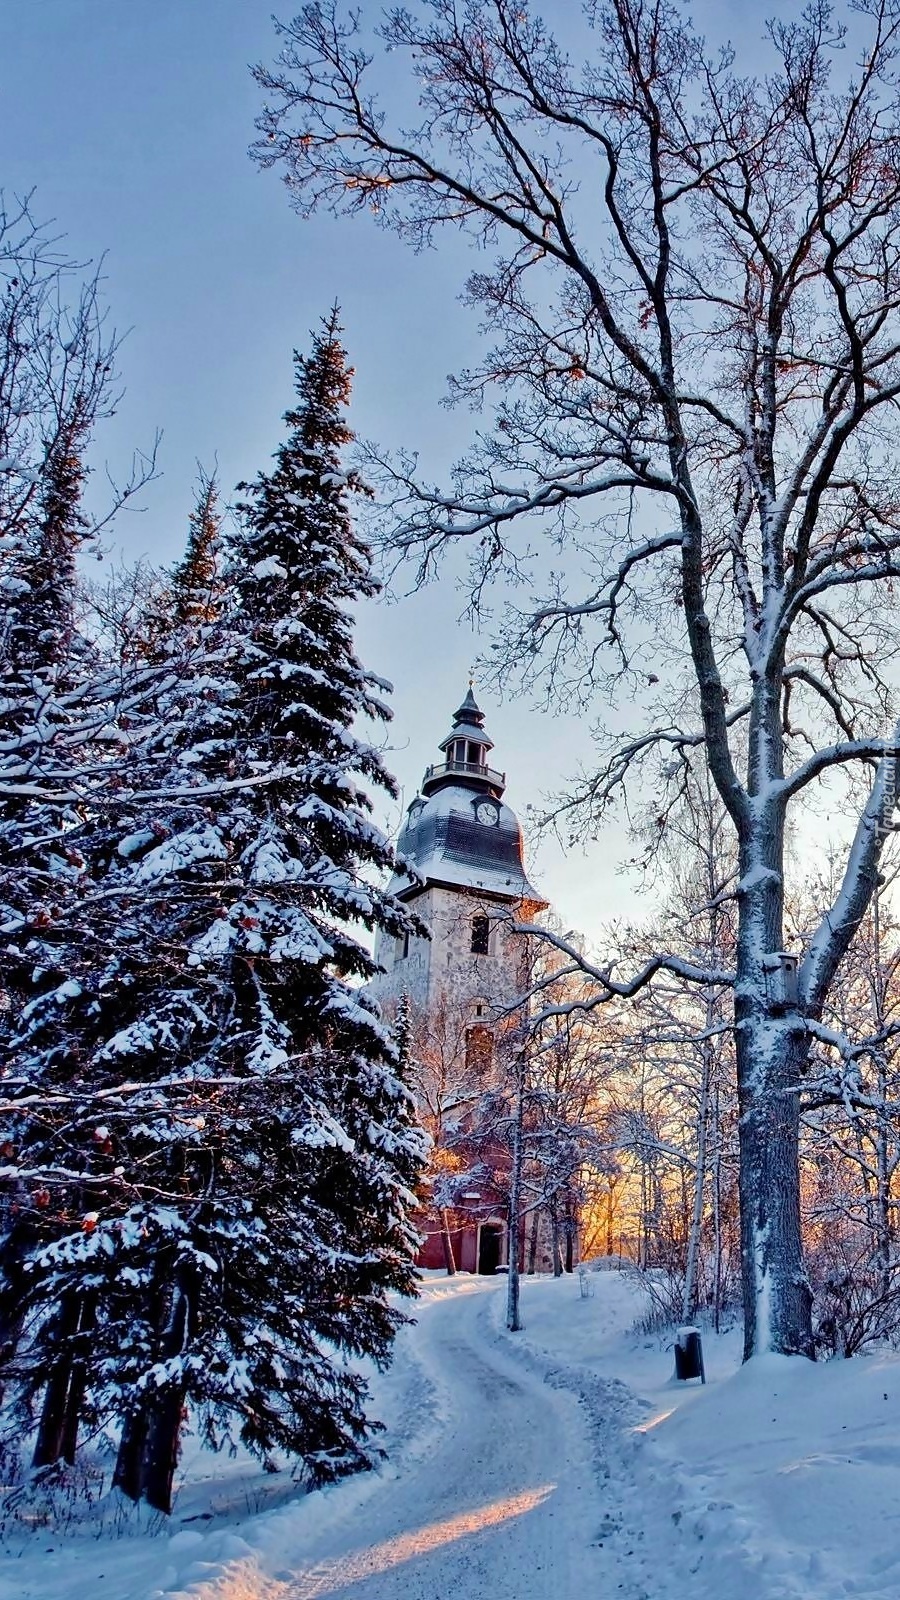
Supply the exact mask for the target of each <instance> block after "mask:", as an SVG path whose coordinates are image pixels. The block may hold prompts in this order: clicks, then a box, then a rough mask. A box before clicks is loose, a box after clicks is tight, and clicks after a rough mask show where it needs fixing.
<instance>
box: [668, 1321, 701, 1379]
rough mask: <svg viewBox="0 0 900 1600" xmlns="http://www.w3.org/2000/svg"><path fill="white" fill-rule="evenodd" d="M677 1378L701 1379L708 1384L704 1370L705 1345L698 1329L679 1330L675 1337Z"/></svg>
mask: <svg viewBox="0 0 900 1600" xmlns="http://www.w3.org/2000/svg"><path fill="white" fill-rule="evenodd" d="M675 1376H676V1378H699V1379H700V1382H701V1383H705V1382H706V1373H705V1372H704V1370H703V1345H702V1344H701V1343H700V1331H699V1329H698V1328H679V1329H678V1332H677V1334H676V1335H675Z"/></svg>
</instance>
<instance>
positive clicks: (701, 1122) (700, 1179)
mask: <svg viewBox="0 0 900 1600" xmlns="http://www.w3.org/2000/svg"><path fill="white" fill-rule="evenodd" d="M713 1009H714V1002H713V1000H712V998H711V997H709V996H707V1001H706V1031H707V1033H708V1032H709V1029H710V1026H711V1023H712V1018H713ZM702 1059H703V1066H702V1070H701V1076H700V1103H699V1105H698V1107H697V1165H696V1168H695V1170H694V1203H693V1207H692V1211H691V1223H690V1229H689V1231H688V1247H687V1259H686V1261H685V1268H684V1295H683V1297H682V1303H681V1316H682V1320H683V1321H684V1322H691V1321H692V1320H693V1317H694V1315H695V1313H696V1310H697V1260H698V1257H699V1254H700V1233H701V1230H702V1227H703V1194H704V1183H705V1178H706V1139H707V1130H708V1127H709V1086H710V1078H711V1073H712V1044H711V1041H710V1040H709V1038H706V1039H704V1041H703V1058H702Z"/></svg>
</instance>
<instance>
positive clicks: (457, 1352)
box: [0, 1271, 900, 1600]
mask: <svg viewBox="0 0 900 1600" xmlns="http://www.w3.org/2000/svg"><path fill="white" fill-rule="evenodd" d="M589 1281H590V1287H591V1288H592V1289H593V1294H592V1295H591V1296H590V1297H589V1298H586V1299H583V1298H581V1294H580V1288H579V1283H578V1280H577V1279H572V1278H564V1279H561V1280H558V1281H556V1282H554V1281H553V1280H552V1279H536V1280H529V1281H527V1282H526V1283H525V1284H524V1285H523V1320H524V1322H525V1324H526V1326H525V1329H524V1331H523V1332H521V1333H519V1334H516V1335H509V1334H507V1333H506V1331H505V1329H504V1326H503V1322H504V1310H505V1287H506V1286H505V1280H488V1279H480V1278H463V1277H459V1278H457V1279H455V1280H447V1279H445V1278H443V1277H438V1276H429V1277H428V1278H427V1280H426V1282H425V1283H424V1285H423V1292H422V1298H421V1301H420V1303H419V1306H418V1311H417V1314H418V1324H417V1326H415V1327H414V1328H410V1329H407V1330H405V1331H404V1333H403V1334H402V1335H401V1338H400V1340H399V1342H398V1349H397V1358H396V1360H395V1362H394V1365H393V1367H392V1369H391V1371H390V1373H388V1374H386V1375H385V1376H383V1377H378V1378H377V1379H376V1380H375V1391H376V1393H375V1400H376V1410H377V1411H378V1413H379V1414H380V1415H381V1416H382V1417H383V1419H384V1420H385V1422H386V1424H387V1431H386V1434H385V1436H384V1439H383V1443H384V1445H385V1447H386V1449H387V1451H388V1460H387V1462H386V1463H385V1465H384V1466H383V1467H382V1468H381V1469H380V1470H379V1471H378V1472H374V1473H369V1474H365V1475H363V1476H361V1477H357V1478H354V1479H350V1480H348V1481H345V1482H344V1483H341V1484H337V1485H334V1486H333V1487H331V1488H328V1489H326V1490H323V1491H320V1492H319V1493H316V1494H312V1495H306V1496H304V1495H298V1493H297V1491H296V1490H295V1489H294V1488H293V1487H292V1485H291V1484H290V1482H289V1480H288V1479H287V1478H286V1477H274V1478H273V1477H267V1476H265V1475H264V1474H262V1473H260V1472H259V1471H258V1470H257V1469H256V1468H254V1467H253V1466H252V1465H250V1464H248V1462H247V1461H246V1460H241V1459H237V1460H235V1461H232V1462H229V1461H227V1460H225V1461H223V1460H222V1459H221V1458H217V1457H214V1458H210V1457H208V1456H204V1455H202V1454H200V1453H199V1452H196V1451H194V1452H192V1451H191V1449H190V1448H188V1450H187V1451H186V1452H185V1457H184V1461H183V1463H182V1466H183V1473H184V1482H183V1485H182V1488H181V1490H180V1493H179V1497H178V1502H177V1505H176V1510H175V1515H174V1516H173V1517H172V1518H171V1519H170V1521H169V1522H168V1523H166V1524H165V1525H163V1522H162V1519H158V1518H157V1519H154V1518H149V1519H148V1518H147V1517H146V1515H143V1516H140V1517H135V1516H134V1514H133V1513H132V1512H131V1511H130V1509H129V1512H128V1514H126V1513H125V1512H124V1511H122V1510H121V1509H119V1508H116V1507H115V1506H114V1505H113V1504H112V1503H111V1502H109V1501H108V1500H106V1501H102V1502H101V1504H100V1505H99V1506H95V1507H93V1508H91V1509H90V1510H89V1512H88V1513H87V1514H83V1512H82V1510H81V1508H80V1507H79V1506H77V1505H76V1506H74V1507H73V1515H72V1518H71V1521H70V1523H69V1525H68V1526H67V1527H66V1529H65V1531H63V1532H59V1531H54V1530H52V1529H47V1528H37V1529H34V1530H33V1531H30V1532H25V1531H24V1530H23V1528H22V1526H21V1525H19V1524H14V1523H13V1524H11V1523H10V1522H9V1521H7V1523H6V1524H5V1526H4V1528H3V1529H2V1530H0V1531H2V1533H3V1542H2V1544H0V1600H93V1595H94V1593H96V1594H97V1596H98V1600H99V1596H100V1595H102V1597H103V1600H150V1597H151V1596H153V1597H156V1600H160V1597H162V1596H166V1597H167V1600H170V1597H174V1596H176V1595H177V1596H179V1597H187V1596H190V1597H191V1600H320V1597H322V1600H341V1597H344V1596H348V1597H352V1600H426V1597H427V1600H434V1597H441V1600H444V1597H446V1600H569V1597H572V1600H582V1597H597V1600H599V1597H603V1600H606V1597H607V1596H608V1597H611V1600H612V1597H615V1600H619V1597H621V1600H725V1597H727V1600H799V1597H803V1600H839V1597H845V1596H862V1597H864V1600H887V1597H888V1596H890V1597H891V1600H894V1597H895V1596H896V1594H897V1592H898V1589H900V1360H898V1358H897V1357H895V1356H883V1355H876V1356H871V1357H868V1358H863V1359H860V1360H857V1361H852V1362H834V1363H831V1364H829V1365H824V1366H816V1367H814V1366H812V1365H810V1364H809V1363H807V1362H804V1361H799V1360H793V1361H789V1360H785V1359H777V1358H769V1359H766V1360H763V1361H757V1362H753V1363H751V1364H750V1366H749V1367H745V1368H741V1367H740V1366H739V1349H738V1343H737V1338H736V1335H734V1334H730V1335H726V1336H724V1337H722V1338H719V1339H715V1338H713V1337H712V1336H711V1335H705V1337H704V1350H705V1354H706V1363H707V1375H708V1380H709V1381H708V1383H707V1385H706V1387H705V1388H701V1387H700V1386H699V1385H695V1384H676V1383H675V1382H674V1380H673V1378H672V1375H671V1374H672V1353H671V1349H670V1348H668V1344H667V1341H666V1340H665V1339H656V1338H649V1337H645V1336H641V1335H636V1334H634V1333H633V1332H631V1331H630V1330H631V1329H632V1327H633V1324H634V1320H635V1316H636V1314H637V1313H638V1312H639V1310H640V1303H639V1301H638V1299H637V1297H636V1291H635V1289H634V1287H633V1285H632V1283H631V1282H630V1281H629V1280H628V1279H627V1278H626V1277H625V1276H624V1275H622V1274H619V1273H617V1272H614V1271H603V1272H598V1273H594V1274H591V1276H590V1280H589Z"/></svg>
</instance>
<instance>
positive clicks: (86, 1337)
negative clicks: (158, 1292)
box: [62, 1294, 97, 1467]
mask: <svg viewBox="0 0 900 1600" xmlns="http://www.w3.org/2000/svg"><path fill="white" fill-rule="evenodd" d="M96 1325H97V1296H96V1294H85V1295H83V1296H82V1300H81V1317H80V1321H79V1325H78V1340H77V1350H76V1353H75V1355H74V1358H73V1361H72V1371H71V1374H70V1377H69V1392H68V1394H67V1396H66V1410H65V1417H64V1419H63V1431H62V1455H63V1460H65V1461H68V1463H69V1466H70V1467H71V1466H74V1464H75V1451H76V1449H77V1447H78V1428H79V1425H80V1423H81V1408H82V1406H83V1404H84V1392H85V1389H86V1387H87V1373H88V1355H89V1349H88V1346H89V1344H90V1341H91V1336H92V1334H93V1332H94V1329H95V1327H96Z"/></svg>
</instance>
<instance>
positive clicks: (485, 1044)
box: [466, 1023, 494, 1077]
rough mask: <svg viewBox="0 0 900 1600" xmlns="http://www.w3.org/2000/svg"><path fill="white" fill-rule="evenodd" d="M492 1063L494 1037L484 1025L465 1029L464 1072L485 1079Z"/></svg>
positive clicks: (480, 1024) (477, 1024)
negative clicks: (474, 1073)
mask: <svg viewBox="0 0 900 1600" xmlns="http://www.w3.org/2000/svg"><path fill="white" fill-rule="evenodd" d="M493 1063H494V1035H493V1033H492V1032H491V1030H490V1028H487V1027H485V1025H484V1023H476V1025H475V1027H474V1028H467V1029H466V1071H467V1072H477V1073H478V1075H479V1077H487V1075H488V1074H489V1072H490V1070H491V1067H492V1066H493Z"/></svg>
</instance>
